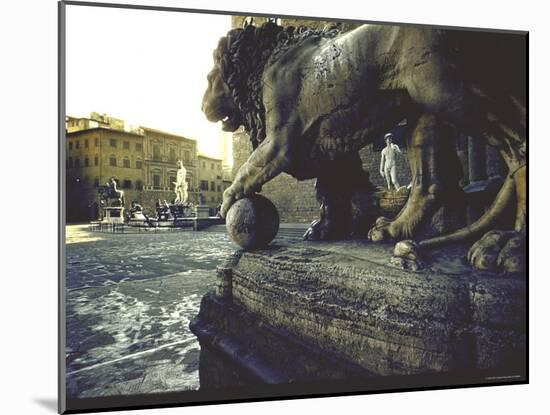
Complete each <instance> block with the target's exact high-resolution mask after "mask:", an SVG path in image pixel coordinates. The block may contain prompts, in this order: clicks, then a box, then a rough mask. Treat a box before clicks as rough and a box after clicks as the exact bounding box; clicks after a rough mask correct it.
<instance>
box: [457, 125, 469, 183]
mask: <svg viewBox="0 0 550 415" xmlns="http://www.w3.org/2000/svg"><path fill="white" fill-rule="evenodd" d="M456 154H457V156H458V160H459V161H460V166H461V167H462V178H461V179H460V186H462V187H464V186H466V185H467V184H468V183H469V182H470V181H469V167H468V137H467V136H465V135H464V134H457V138H456Z"/></svg>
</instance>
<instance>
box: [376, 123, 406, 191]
mask: <svg viewBox="0 0 550 415" xmlns="http://www.w3.org/2000/svg"><path fill="white" fill-rule="evenodd" d="M384 140H385V141H386V147H384V149H383V150H382V159H381V160H380V174H381V175H382V177H383V178H384V179H386V184H387V186H388V190H390V191H391V190H392V185H393V187H394V188H395V190H397V189H399V182H398V181H397V164H396V160H397V153H399V154H401V150H400V149H399V146H398V145H397V144H394V143H393V134H392V133H388V134H386V135H385V136H384Z"/></svg>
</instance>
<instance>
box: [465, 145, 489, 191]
mask: <svg viewBox="0 0 550 415" xmlns="http://www.w3.org/2000/svg"><path fill="white" fill-rule="evenodd" d="M485 159H486V157H485V143H484V142H483V141H481V140H479V139H475V138H472V137H468V178H469V179H470V183H472V182H477V181H480V180H485V179H486V178H487V171H486V169H485Z"/></svg>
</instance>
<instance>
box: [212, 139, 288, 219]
mask: <svg viewBox="0 0 550 415" xmlns="http://www.w3.org/2000/svg"><path fill="white" fill-rule="evenodd" d="M288 143H289V136H288V135H287V131H282V132H281V133H280V134H278V135H277V136H273V137H268V138H266V139H265V140H264V141H263V142H262V143H261V144H260V145H259V146H258V148H257V149H256V150H254V151H253V152H252V154H251V155H250V157H249V158H248V160H247V161H246V162H245V163H244V164H243V165H242V166H241V167H240V168H239V171H238V172H237V174H236V176H235V179H234V180H233V183H232V184H231V186H229V187H228V188H227V189H226V190H225V192H224V193H223V203H222V208H221V211H220V214H221V215H222V217H225V215H226V214H227V212H228V211H229V208H230V207H231V206H232V205H233V203H235V202H236V201H237V200H239V199H242V198H244V197H246V196H250V195H252V194H254V193H256V192H259V191H260V190H261V188H262V185H263V184H264V183H267V182H268V181H270V180H271V179H273V178H274V177H275V176H277V175H278V174H279V173H281V172H282V171H283V170H284V169H285V168H287V167H288V165H289V148H288Z"/></svg>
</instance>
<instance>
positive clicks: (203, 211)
mask: <svg viewBox="0 0 550 415" xmlns="http://www.w3.org/2000/svg"><path fill="white" fill-rule="evenodd" d="M196 209H197V218H199V219H203V218H207V217H209V216H210V208H209V207H208V206H204V205H199V206H197V207H196Z"/></svg>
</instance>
